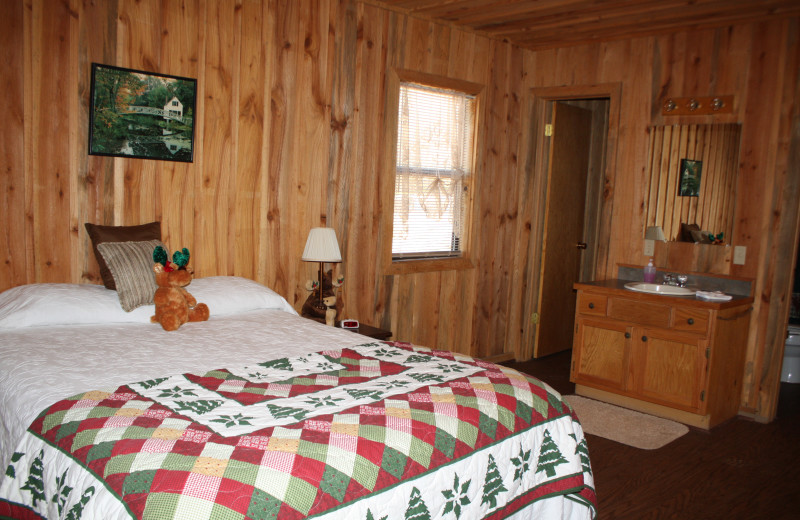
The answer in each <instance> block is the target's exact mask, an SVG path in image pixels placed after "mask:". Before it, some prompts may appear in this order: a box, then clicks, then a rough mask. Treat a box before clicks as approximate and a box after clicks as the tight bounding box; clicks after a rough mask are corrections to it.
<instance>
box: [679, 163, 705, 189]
mask: <svg viewBox="0 0 800 520" xmlns="http://www.w3.org/2000/svg"><path fill="white" fill-rule="evenodd" d="M702 175H703V161H695V160H692V159H681V171H680V177H679V178H680V182H679V183H678V195H679V196H681V197H699V196H700V179H701V177H702Z"/></svg>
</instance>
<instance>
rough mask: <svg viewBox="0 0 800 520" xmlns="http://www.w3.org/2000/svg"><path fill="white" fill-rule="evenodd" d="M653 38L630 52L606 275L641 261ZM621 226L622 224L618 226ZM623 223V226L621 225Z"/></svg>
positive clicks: (637, 42)
mask: <svg viewBox="0 0 800 520" xmlns="http://www.w3.org/2000/svg"><path fill="white" fill-rule="evenodd" d="M652 55H653V42H652V39H646V40H635V41H633V42H631V45H630V49H629V58H628V60H629V63H628V66H627V70H626V72H625V77H626V78H635V81H632V80H628V81H626V82H625V83H624V85H623V95H624V96H625V98H624V100H622V102H621V104H620V112H619V113H620V119H619V125H618V127H617V128H618V132H619V135H620V136H624V138H625V141H624V145H621V146H624V149H625V153H620V154H619V155H618V156H617V161H616V168H615V171H616V172H625V173H624V174H623V175H621V176H620V177H619V178H617V179H615V186H614V194H613V198H614V200H613V202H612V204H613V211H612V215H613V217H612V218H613V223H614V224H613V231H612V236H611V241H610V244H611V245H610V247H609V254H608V255H607V256H608V260H607V264H606V276H607V277H614V276H616V265H617V264H618V263H619V262H620V261H621V259H622V258H641V252H642V244H643V239H642V237H643V231H644V229H643V227H644V226H643V222H644V212H643V209H644V208H643V204H644V200H645V197H646V195H647V185H646V180H645V178H644V177H645V173H644V171H643V165H644V164H645V162H646V161H647V128H646V127H647V125H646V124H644V122H645V121H647V120H648V114H649V113H650V111H651V102H652V100H651V99H650V89H649V88H648V85H650V82H651V77H652V63H651V60H652ZM618 223H619V224H618ZM621 223H624V224H621Z"/></svg>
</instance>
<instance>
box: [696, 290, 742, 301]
mask: <svg viewBox="0 0 800 520" xmlns="http://www.w3.org/2000/svg"><path fill="white" fill-rule="evenodd" d="M695 294H696V296H697V297H698V298H700V299H701V300H709V301H715V302H726V301H728V300H730V299H732V298H733V296H731V295H730V294H725V293H724V292H722V291H713V292H711V291H697V293H695Z"/></svg>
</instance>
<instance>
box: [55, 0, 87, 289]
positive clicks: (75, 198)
mask: <svg viewBox="0 0 800 520" xmlns="http://www.w3.org/2000/svg"><path fill="white" fill-rule="evenodd" d="M69 10H70V11H71V12H72V13H77V12H78V10H79V7H78V2H75V1H73V2H71V3H70V5H69ZM68 31H69V34H70V38H69V45H68V51H69V63H70V64H71V65H70V67H69V75H68V76H67V77H66V78H61V77H59V80H64V79H66V85H65V86H64V97H63V98H62V99H66V100H69V103H68V108H67V113H68V119H67V125H68V128H69V132H68V134H67V136H66V137H67V139H68V143H67V149H68V153H69V155H68V159H69V160H68V164H69V166H68V168H69V170H68V172H67V177H68V179H69V181H68V182H69V223H68V225H69V235H68V236H69V241H68V244H67V246H68V248H69V271H70V272H69V279H70V280H79V279H80V277H81V274H82V272H83V269H82V266H81V262H82V261H83V260H85V259H86V255H84V254H81V253H82V251H81V249H82V248H81V239H82V235H83V232H84V231H83V226H82V225H81V223H82V222H84V221H85V220H86V212H87V207H86V203H85V200H86V196H85V194H86V182H85V178H84V177H82V176H81V175H79V174H78V172H85V171H86V168H85V164H84V163H85V158H86V154H84V153H81V152H79V151H78V150H79V148H78V146H79V144H78V143H79V142H80V141H82V142H86V140H85V139H82V137H83V136H84V135H85V134H84V133H83V132H81V123H82V120H83V119H84V118H83V117H82V116H83V112H82V110H81V103H80V101H79V100H80V97H79V92H81V83H82V82H83V77H84V76H85V74H84V72H83V69H82V68H81V67H80V66H78V63H80V61H79V57H80V54H81V49H80V46H81V43H80V42H81V40H80V36H81V32H80V20H79V18H78V16H74V15H73V16H70V17H69V28H68ZM83 124H85V123H83ZM62 139H63V137H62Z"/></svg>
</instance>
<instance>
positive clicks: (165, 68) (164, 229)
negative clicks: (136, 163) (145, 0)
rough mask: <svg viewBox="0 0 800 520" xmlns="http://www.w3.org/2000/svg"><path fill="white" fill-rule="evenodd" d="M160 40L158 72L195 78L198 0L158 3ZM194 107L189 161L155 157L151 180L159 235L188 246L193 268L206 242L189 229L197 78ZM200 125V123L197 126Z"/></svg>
mask: <svg viewBox="0 0 800 520" xmlns="http://www.w3.org/2000/svg"><path fill="white" fill-rule="evenodd" d="M161 9H162V11H161V17H160V20H159V22H160V24H161V43H160V46H159V47H160V49H159V52H160V55H159V63H160V67H159V70H158V72H160V73H163V74H169V75H173V76H183V77H189V78H194V79H197V77H198V65H197V63H198V61H199V57H198V54H197V53H198V45H197V42H198V41H199V40H200V32H201V27H199V23H198V20H199V17H198V16H197V13H198V12H202V9H203V7H202V6H201V5H199V2H198V0H193V1H191V2H190V3H188V4H186V3H177V2H165V3H163V4H162V5H161ZM197 83H198V91H197V93H196V96H195V108H194V112H193V114H192V117H193V120H194V124H195V139H194V150H193V152H194V155H193V162H191V163H184V162H174V161H158V168H157V169H156V172H155V179H154V182H155V184H156V185H157V191H158V193H159V201H160V210H158V211H157V213H156V215H155V217H157V218H159V219H160V220H161V238H162V240H163V242H164V244H165V246H166V247H167V250H168V251H169V252H170V253H172V252H174V251H177V250H180V249H181V248H184V247H186V248H188V249H189V252H190V253H191V254H192V259H191V261H190V264H191V266H192V267H193V268H195V269H196V267H197V265H198V259H199V258H202V257H203V256H206V255H208V254H209V251H208V248H207V243H206V241H204V240H197V237H195V235H194V233H193V230H194V225H195V222H194V220H195V186H196V184H197V183H196V179H195V175H196V174H198V173H199V172H200V171H201V169H200V168H199V167H198V165H199V164H200V154H199V153H198V150H199V149H200V148H201V146H200V142H201V141H200V139H199V137H200V135H202V134H200V133H199V132H198V124H199V123H200V121H201V117H199V116H200V115H201V114H202V112H201V111H200V110H198V108H199V106H198V100H199V99H201V98H202V91H201V90H200V89H201V88H202V86H203V82H201V81H198V82H197ZM200 128H202V127H200Z"/></svg>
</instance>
